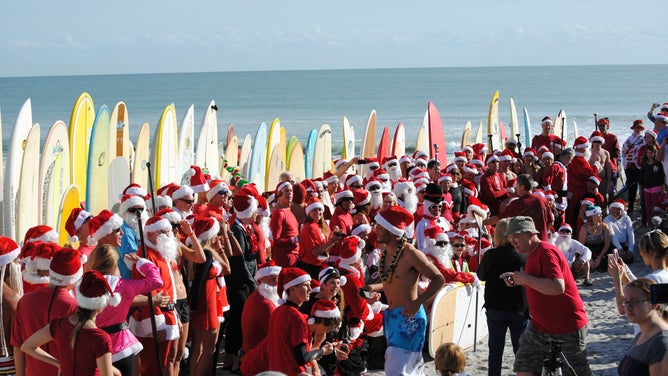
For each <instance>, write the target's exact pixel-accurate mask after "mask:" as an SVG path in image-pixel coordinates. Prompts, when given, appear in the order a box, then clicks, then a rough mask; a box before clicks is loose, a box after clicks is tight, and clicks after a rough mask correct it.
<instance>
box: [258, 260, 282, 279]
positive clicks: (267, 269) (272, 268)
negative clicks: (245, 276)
mask: <svg viewBox="0 0 668 376" xmlns="http://www.w3.org/2000/svg"><path fill="white" fill-rule="evenodd" d="M281 269H282V268H281V267H280V266H278V265H276V263H275V262H274V260H269V261H267V262H265V263H264V264H261V265H259V266H258V267H257V271H256V272H255V280H256V281H259V280H261V279H262V278H264V277H269V276H272V275H279V274H280V273H281Z"/></svg>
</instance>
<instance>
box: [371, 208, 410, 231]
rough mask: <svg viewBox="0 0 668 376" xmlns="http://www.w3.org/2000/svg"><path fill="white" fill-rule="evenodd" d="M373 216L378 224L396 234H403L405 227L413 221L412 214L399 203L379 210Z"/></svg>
mask: <svg viewBox="0 0 668 376" xmlns="http://www.w3.org/2000/svg"><path fill="white" fill-rule="evenodd" d="M374 218H375V220H376V223H377V224H378V225H380V226H382V227H383V228H384V229H386V230H387V231H389V232H390V233H392V234H393V235H396V236H404V234H405V231H406V227H407V226H410V225H411V224H412V223H413V215H412V214H411V213H409V212H408V211H407V210H406V209H404V208H402V207H401V206H399V205H395V206H391V207H389V208H387V209H385V210H381V211H380V212H379V213H378V214H376V216H375V217H374Z"/></svg>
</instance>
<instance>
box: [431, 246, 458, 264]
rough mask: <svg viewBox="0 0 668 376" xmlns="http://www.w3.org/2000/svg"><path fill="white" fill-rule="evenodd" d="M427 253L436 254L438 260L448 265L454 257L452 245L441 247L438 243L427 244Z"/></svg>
mask: <svg viewBox="0 0 668 376" xmlns="http://www.w3.org/2000/svg"><path fill="white" fill-rule="evenodd" d="M425 253H426V254H428V255H432V256H434V257H435V258H436V260H438V262H440V263H441V264H443V265H444V266H446V267H447V266H448V265H449V261H450V259H451V258H452V247H450V246H449V245H447V246H445V247H439V246H437V245H432V246H427V248H426V249H425Z"/></svg>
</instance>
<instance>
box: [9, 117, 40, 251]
mask: <svg viewBox="0 0 668 376" xmlns="http://www.w3.org/2000/svg"><path fill="white" fill-rule="evenodd" d="M39 141H40V138H39V124H37V123H35V125H33V126H32V128H30V132H29V133H28V137H27V138H26V141H25V147H24V149H23V160H22V162H21V175H20V176H19V189H18V190H17V191H16V233H15V236H16V238H15V239H20V240H23V237H24V235H25V233H26V231H28V229H30V228H31V227H33V226H37V225H38V224H39V223H40V222H41V220H42V213H41V210H40V209H41V208H40V205H39V197H40V189H39V168H36V167H37V166H39Z"/></svg>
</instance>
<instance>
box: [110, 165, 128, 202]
mask: <svg viewBox="0 0 668 376" xmlns="http://www.w3.org/2000/svg"><path fill="white" fill-rule="evenodd" d="M128 185H130V163H129V162H128V160H127V158H125V157H116V158H114V159H112V160H111V162H110V163H109V206H108V208H109V209H110V210H111V208H113V207H114V206H115V205H116V204H118V203H120V196H121V194H122V193H123V190H124V189H125V187H127V186H128Z"/></svg>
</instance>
